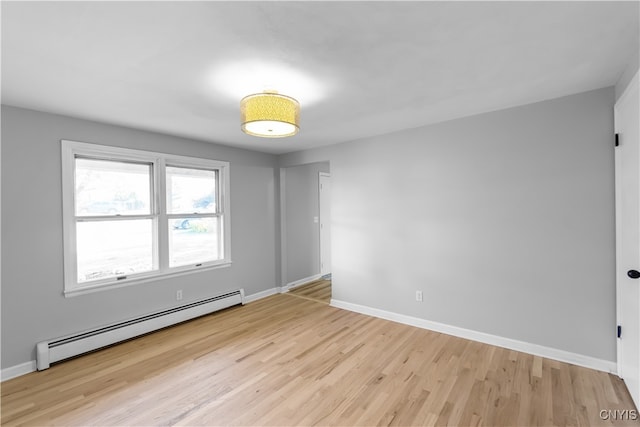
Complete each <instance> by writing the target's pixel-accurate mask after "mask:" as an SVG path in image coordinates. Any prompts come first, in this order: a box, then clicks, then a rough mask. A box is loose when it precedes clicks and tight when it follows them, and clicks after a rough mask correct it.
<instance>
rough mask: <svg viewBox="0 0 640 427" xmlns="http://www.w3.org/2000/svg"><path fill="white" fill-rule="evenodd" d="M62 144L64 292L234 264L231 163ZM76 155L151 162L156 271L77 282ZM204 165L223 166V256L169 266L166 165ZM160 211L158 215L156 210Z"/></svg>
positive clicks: (77, 292)
mask: <svg viewBox="0 0 640 427" xmlns="http://www.w3.org/2000/svg"><path fill="white" fill-rule="evenodd" d="M61 147H62V150H61V152H62V220H63V245H64V253H63V255H64V292H63V293H64V295H65V297H71V296H76V295H82V294H86V293H92V292H98V291H103V290H107V289H115V288H121V287H124V286H131V285H136V284H139V283H144V282H150V281H154V280H158V279H164V278H169V277H176V276H182V275H185V274H192V273H197V272H201V271H208V270H213V269H217V268H223V267H229V266H230V265H231V234H230V231H231V221H230V219H231V212H230V206H229V205H230V203H229V195H230V192H229V188H230V186H229V175H230V172H229V162H224V161H219V160H209V159H202V158H196V157H186V156H178V155H173V154H165V153H157V152H152V151H143V150H134V149H130V148H120V147H112V146H107V145H97V144H89V143H86V142H77V141H68V140H62V141H61ZM76 156H87V157H97V158H102V159H107V160H129V161H132V160H133V161H142V162H146V163H152V164H153V180H154V181H153V193H152V197H153V202H152V203H153V204H154V205H155V206H156V208H155V212H153V216H156V215H157V220H156V221H154V223H155V227H154V228H155V230H154V233H156V234H155V236H156V238H155V239H154V240H156V241H157V242H158V243H157V244H156V245H155V247H154V251H157V253H156V260H158V264H159V265H158V270H155V271H152V272H146V273H139V274H135V275H131V276H128V277H126V278H124V279H120V280H119V279H118V278H116V277H113V278H109V279H104V280H100V281H94V282H90V283H85V284H78V281H77V265H76V263H77V251H76V219H75V204H74V197H75V173H74V172H75V158H76ZM166 164H169V165H171V166H183V167H195V168H197V167H200V168H206V169H217V170H218V171H219V173H218V178H219V189H220V194H219V196H218V197H219V201H218V202H219V211H220V214H221V217H222V233H223V242H222V249H223V253H224V258H223V259H221V260H217V261H211V262H205V263H200V264H198V265H186V266H180V267H173V268H169V266H168V259H167V258H168V233H169V231H168V229H167V227H164V226H163V224H164V223H165V222H166V219H167V213H166V201H165V198H166V191H165V178H161V176H164V171H165V166H166ZM156 212H157V214H156Z"/></svg>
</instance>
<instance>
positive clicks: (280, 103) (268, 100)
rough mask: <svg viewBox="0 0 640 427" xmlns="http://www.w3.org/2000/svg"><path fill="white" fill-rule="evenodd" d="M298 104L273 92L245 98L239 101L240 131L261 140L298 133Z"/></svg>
mask: <svg viewBox="0 0 640 427" xmlns="http://www.w3.org/2000/svg"><path fill="white" fill-rule="evenodd" d="M299 118H300V104H299V103H298V101H296V100H295V99H293V98H291V97H289V96H285V95H281V94H279V93H277V92H275V91H268V92H263V93H256V94H253V95H249V96H245V97H244V98H242V100H241V101H240V120H241V123H242V131H243V132H244V133H246V134H249V135H253V136H260V137H263V138H283V137H285V136H293V135H295V134H296V133H298V130H299V129H300V127H299Z"/></svg>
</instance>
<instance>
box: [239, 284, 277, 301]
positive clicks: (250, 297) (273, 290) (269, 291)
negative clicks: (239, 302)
mask: <svg viewBox="0 0 640 427" xmlns="http://www.w3.org/2000/svg"><path fill="white" fill-rule="evenodd" d="M279 293H280V289H279V288H271V289H267V290H266V291H260V292H256V293H255V294H251V295H247V296H245V297H244V301H243V303H244V304H247V303H250V302H254V301H258V300H259V299H262V298H266V297H270V296H271V295H275V294H279Z"/></svg>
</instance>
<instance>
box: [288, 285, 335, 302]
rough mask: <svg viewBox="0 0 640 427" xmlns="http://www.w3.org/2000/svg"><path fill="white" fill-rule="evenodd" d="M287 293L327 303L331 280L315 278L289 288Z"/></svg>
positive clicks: (329, 295)
mask: <svg viewBox="0 0 640 427" xmlns="http://www.w3.org/2000/svg"><path fill="white" fill-rule="evenodd" d="M289 294H291V295H294V296H297V297H302V298H307V299H310V300H313V301H318V302H322V303H325V304H329V303H330V302H331V280H325V279H320V280H316V281H315V282H311V283H307V284H306V285H302V286H298V287H297V288H293V289H291V290H290V291H289Z"/></svg>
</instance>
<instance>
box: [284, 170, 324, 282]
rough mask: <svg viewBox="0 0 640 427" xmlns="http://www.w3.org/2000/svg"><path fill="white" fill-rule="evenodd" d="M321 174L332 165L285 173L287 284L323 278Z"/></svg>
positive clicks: (286, 171) (285, 171)
mask: <svg viewBox="0 0 640 427" xmlns="http://www.w3.org/2000/svg"><path fill="white" fill-rule="evenodd" d="M320 172H329V163H328V162H321V163H312V164H307V165H300V166H295V167H291V168H286V169H285V170H284V177H285V182H284V188H285V190H284V205H285V209H284V215H283V224H284V232H285V233H284V235H285V236H286V237H285V242H284V244H283V247H284V248H285V254H286V270H285V271H286V277H285V284H287V283H291V282H294V281H296V280H300V279H304V278H307V277H310V276H313V275H316V274H320V229H319V225H320V224H319V223H314V222H313V218H314V217H319V215H320V210H319V193H318V184H319V176H318V174H319V173H320Z"/></svg>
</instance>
